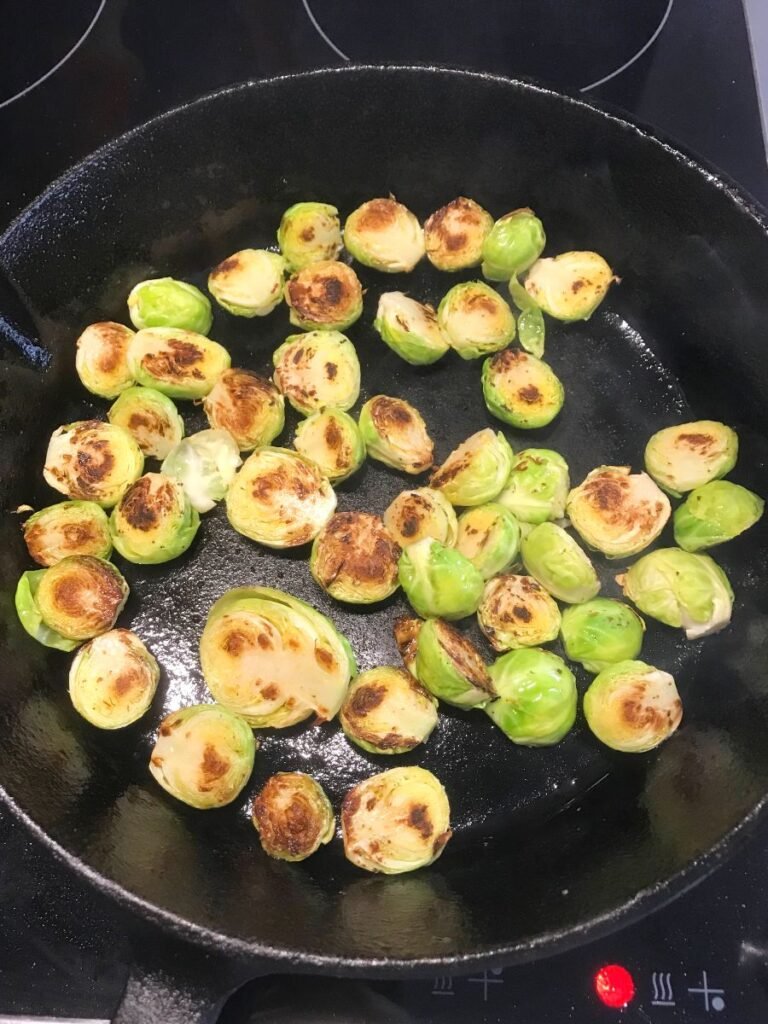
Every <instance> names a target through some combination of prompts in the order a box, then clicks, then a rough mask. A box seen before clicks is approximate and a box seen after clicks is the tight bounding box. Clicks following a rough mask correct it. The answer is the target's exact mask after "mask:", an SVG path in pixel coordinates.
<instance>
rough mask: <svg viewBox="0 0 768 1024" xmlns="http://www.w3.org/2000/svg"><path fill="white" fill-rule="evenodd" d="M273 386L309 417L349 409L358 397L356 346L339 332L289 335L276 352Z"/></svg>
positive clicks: (358, 373)
mask: <svg viewBox="0 0 768 1024" xmlns="http://www.w3.org/2000/svg"><path fill="white" fill-rule="evenodd" d="M272 362H273V363H274V366H275V384H276V385H277V386H278V388H279V389H280V391H282V393H283V394H284V395H285V397H286V398H287V399H288V401H289V402H290V403H291V405H292V406H293V408H294V409H295V410H296V411H297V412H300V413H302V415H304V416H308V415H309V414H310V413H313V412H320V411H322V410H323V409H327V408H333V409H341V410H342V411H345V412H346V410H347V409H351V408H352V406H353V405H354V404H355V402H356V401H357V397H358V395H359V394H360V362H359V360H358V358H357V352H356V351H355V346H354V345H353V344H352V342H351V341H350V340H349V338H346V337H345V336H344V335H343V334H339V332H338V331H310V332H309V333H308V334H292V335H291V336H290V337H289V338H286V340H285V341H284V342H283V344H282V345H281V346H280V347H279V348H278V349H276V350H275V353H274V355H273V356H272Z"/></svg>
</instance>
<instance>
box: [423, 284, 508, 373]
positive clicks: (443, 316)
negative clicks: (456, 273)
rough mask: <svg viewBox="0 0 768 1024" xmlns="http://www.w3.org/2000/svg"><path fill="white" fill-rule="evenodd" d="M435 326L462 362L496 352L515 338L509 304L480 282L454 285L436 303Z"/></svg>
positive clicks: (488, 286)
mask: <svg viewBox="0 0 768 1024" xmlns="http://www.w3.org/2000/svg"><path fill="white" fill-rule="evenodd" d="M437 322H438V324H439V325H440V329H441V330H442V332H443V335H444V337H445V338H446V339H447V340H448V343H449V345H450V346H451V348H452V349H453V350H454V351H455V352H457V353H458V354H459V355H460V356H461V358H462V359H478V358H480V357H481V356H487V355H488V354H489V353H490V352H499V351H500V350H501V349H503V348H506V347H507V345H509V343H510V342H511V341H512V339H513V338H514V336H515V317H514V314H513V313H512V310H511V309H510V308H509V304H508V303H507V302H505V301H504V299H503V298H502V297H501V296H500V295H499V293H498V292H497V291H495V290H494V289H493V288H491V287H490V285H487V284H485V282H484V281H466V282H464V283H463V284H455V285H454V286H453V288H451V290H450V291H449V292H447V293H446V294H445V295H444V296H443V298H442V299H441V300H440V305H439V306H438V307H437Z"/></svg>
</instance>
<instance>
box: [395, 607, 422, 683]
mask: <svg viewBox="0 0 768 1024" xmlns="http://www.w3.org/2000/svg"><path fill="white" fill-rule="evenodd" d="M423 625H424V623H423V622H422V621H421V619H417V618H416V617H415V616H414V615H400V616H398V617H397V618H396V619H395V621H394V623H393V624H392V632H393V634H394V637H395V644H396V645H397V650H398V653H399V654H400V657H401V658H402V659H403V664H404V665H405V667H406V668H407V669H408V671H409V672H410V673H411V675H412V676H415V675H416V645H417V643H418V639H419V632H420V630H421V627H422V626H423Z"/></svg>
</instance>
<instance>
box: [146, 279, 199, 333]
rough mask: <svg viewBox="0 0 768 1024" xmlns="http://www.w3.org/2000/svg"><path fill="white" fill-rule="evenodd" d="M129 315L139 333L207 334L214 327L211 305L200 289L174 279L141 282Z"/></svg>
mask: <svg viewBox="0 0 768 1024" xmlns="http://www.w3.org/2000/svg"><path fill="white" fill-rule="evenodd" d="M128 315H129V316H130V318H131V323H132V324H133V326H134V327H135V328H137V330H143V329H144V328H145V327H178V328H180V329H181V330H183V331H195V332H196V333H197V334H207V333H208V331H210V329H211V324H212V323H213V313H212V312H211V303H210V302H209V301H208V298H207V296H205V295H203V293H202V292H201V291H200V289H199V288H195V286H194V285H193V284H187V282H186V281H176V280H175V279H174V278H172V277H156V278H153V279H152V280H149V281H140V282H139V283H138V284H137V285H134V287H133V288H132V289H131V293H130V295H129V296H128Z"/></svg>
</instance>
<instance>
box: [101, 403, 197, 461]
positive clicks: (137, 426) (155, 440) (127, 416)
mask: <svg viewBox="0 0 768 1024" xmlns="http://www.w3.org/2000/svg"><path fill="white" fill-rule="evenodd" d="M107 419H108V420H109V422H110V423H114V424H115V426H117V427H122V428H123V429H124V430H127V431H128V433H129V434H130V435H131V437H133V439H134V440H135V441H136V444H137V445H138V446H139V448H141V450H142V452H143V453H144V455H145V456H147V457H149V458H154V459H164V458H165V457H166V455H167V454H168V453H169V452H170V450H171V449H172V448H173V447H174V446H175V445H177V444H178V443H179V441H181V439H182V437H184V420H183V419H182V418H181V416H180V415H179V410H178V409H177V408H176V406H175V405H174V404H173V402H172V400H171V399H170V398H168V396H167V395H164V394H162V392H160V391H156V390H155V389H154V388H142V387H135V388H128V389H127V391H123V393H122V394H121V395H120V396H119V397H118V399H117V401H116V402H114V403H113V405H112V406H111V407H110V409H109V411H108V412H107Z"/></svg>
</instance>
